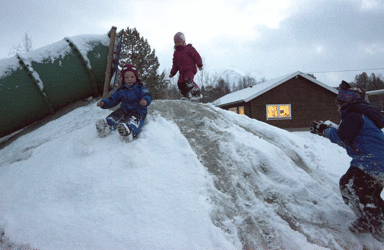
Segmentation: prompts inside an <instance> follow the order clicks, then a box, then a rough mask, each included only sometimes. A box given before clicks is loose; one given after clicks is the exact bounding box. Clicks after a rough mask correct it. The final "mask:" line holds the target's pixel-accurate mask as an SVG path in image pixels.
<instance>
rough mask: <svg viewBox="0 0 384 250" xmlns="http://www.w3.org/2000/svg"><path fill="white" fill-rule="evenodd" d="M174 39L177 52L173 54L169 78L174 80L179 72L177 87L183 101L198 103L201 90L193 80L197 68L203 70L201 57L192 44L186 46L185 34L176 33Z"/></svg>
mask: <svg viewBox="0 0 384 250" xmlns="http://www.w3.org/2000/svg"><path fill="white" fill-rule="evenodd" d="M173 39H174V42H175V52H174V53H173V65H172V70H171V73H170V75H169V77H170V78H172V77H173V76H174V75H176V73H177V71H179V80H178V82H177V86H178V87H179V90H180V93H181V95H182V97H181V99H183V100H186V99H191V100H193V101H197V100H199V99H200V98H201V97H202V96H201V91H200V88H199V86H197V84H196V83H195V81H194V80H193V78H194V76H195V74H196V73H197V69H196V66H197V67H198V68H199V70H202V69H203V63H202V60H201V57H200V55H199V53H198V52H197V51H196V49H195V48H194V47H193V46H192V44H188V45H186V44H185V36H184V34H183V33H181V32H178V33H176V35H175V36H174V38H173Z"/></svg>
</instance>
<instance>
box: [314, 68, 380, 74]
mask: <svg viewBox="0 0 384 250" xmlns="http://www.w3.org/2000/svg"><path fill="white" fill-rule="evenodd" d="M382 69H384V68H373V69H345V70H337V71H319V72H308V73H309V74H323V73H340V72H352V71H363V70H382Z"/></svg>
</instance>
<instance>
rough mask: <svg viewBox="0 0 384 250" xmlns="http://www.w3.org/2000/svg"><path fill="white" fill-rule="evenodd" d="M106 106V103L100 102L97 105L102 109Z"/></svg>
mask: <svg viewBox="0 0 384 250" xmlns="http://www.w3.org/2000/svg"><path fill="white" fill-rule="evenodd" d="M104 104H105V103H104V102H103V101H99V102H98V103H97V104H96V105H97V107H100V108H102V107H103V106H104Z"/></svg>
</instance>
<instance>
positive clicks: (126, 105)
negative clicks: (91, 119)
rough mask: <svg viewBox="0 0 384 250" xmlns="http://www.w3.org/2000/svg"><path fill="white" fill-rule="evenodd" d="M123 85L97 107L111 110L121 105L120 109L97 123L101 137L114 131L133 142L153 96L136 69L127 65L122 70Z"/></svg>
mask: <svg viewBox="0 0 384 250" xmlns="http://www.w3.org/2000/svg"><path fill="white" fill-rule="evenodd" d="M121 78H122V84H121V87H120V88H118V89H117V90H116V92H114V93H113V94H112V95H111V96H110V97H108V98H107V99H104V100H101V101H99V102H98V103H97V106H98V107H100V108H102V109H109V108H112V107H114V106H116V105H117V104H119V103H121V105H120V108H118V109H117V110H115V111H114V112H112V113H111V114H110V115H109V116H107V118H106V119H101V120H99V121H97V122H96V129H97V132H98V134H99V136H100V137H105V136H107V135H108V134H109V133H110V132H111V131H112V130H115V129H116V128H117V130H118V131H119V134H120V135H121V136H122V138H123V139H127V140H132V139H133V137H136V136H137V135H138V134H139V132H140V130H141V127H142V126H143V124H144V119H145V117H146V115H147V107H148V106H149V105H150V104H151V101H152V96H151V93H150V92H149V90H148V89H147V88H146V87H145V86H144V85H143V84H142V83H141V81H140V78H139V74H138V72H137V70H136V68H135V67H134V66H133V65H131V64H126V65H125V66H124V67H123V68H122V70H121Z"/></svg>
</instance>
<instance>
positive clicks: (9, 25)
mask: <svg viewBox="0 0 384 250" xmlns="http://www.w3.org/2000/svg"><path fill="white" fill-rule="evenodd" d="M0 22H1V24H2V25H1V29H0V37H1V39H0V58H5V57H8V54H9V52H10V50H11V48H12V46H16V45H17V44H19V43H20V42H21V40H22V37H23V35H24V33H25V32H28V34H29V35H30V36H31V37H32V42H33V48H34V49H36V48H39V47H43V46H46V45H49V44H51V43H54V42H57V41H59V40H62V39H63V38H64V37H70V36H75V35H83V34H105V33H107V32H108V31H109V30H110V28H111V27H112V26H116V27H117V28H118V30H121V29H123V28H126V27H127V26H128V27H130V28H133V27H136V28H137V30H138V31H139V32H140V34H141V35H142V36H144V37H145V38H146V39H147V40H148V42H149V44H150V45H151V47H152V48H153V49H155V50H156V55H157V56H158V57H159V61H160V69H161V70H164V69H167V70H169V69H170V68H171V66H172V65H171V63H172V54H173V35H174V34H175V33H176V32H178V31H181V32H183V33H184V34H185V36H186V40H187V43H192V44H193V46H194V47H195V48H196V49H197V50H198V51H199V53H200V55H201V56H202V57H203V58H204V61H205V68H206V69H207V71H208V72H209V73H212V74H213V73H215V72H217V73H220V72H221V71H222V70H225V69H228V68H230V67H235V68H236V69H238V70H239V71H241V72H244V73H252V75H254V76H256V77H258V78H261V77H265V78H267V79H271V78H275V77H279V76H282V75H285V74H290V73H293V72H295V71H302V72H304V73H313V72H324V71H327V72H328V71H331V72H332V71H333V72H335V73H314V75H315V76H316V77H317V79H318V80H320V81H322V82H324V83H325V84H328V85H330V86H337V85H338V84H339V82H340V81H341V80H346V81H352V80H353V78H354V76H355V75H357V74H360V73H361V72H362V70H363V69H364V71H365V72H367V73H368V74H371V73H376V74H383V75H384V0H319V1H318V0H315V1H313V0H265V1H264V0H245V1H234V0H211V1H202V0H197V1H183V0H179V1H174V0H163V1H156V0H134V1H122V0H116V1H110V2H108V1H101V0H94V1H82V0H76V1H75V0H69V1H57V0H50V1H48V0H24V1H20V0H5V2H4V1H3V3H2V6H1V10H0ZM376 68H380V69H377V70H368V69H376ZM360 69H361V71H347V72H336V71H346V70H360Z"/></svg>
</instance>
